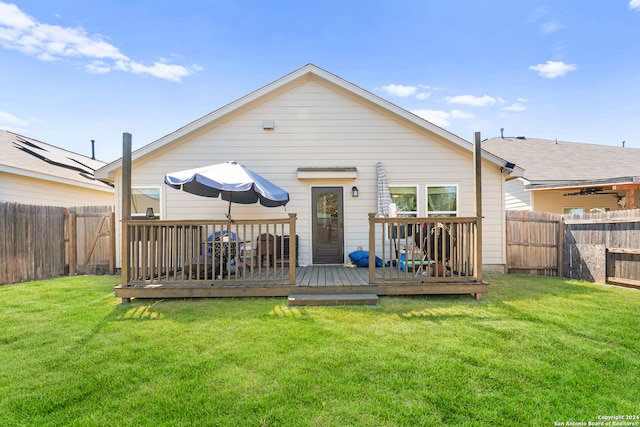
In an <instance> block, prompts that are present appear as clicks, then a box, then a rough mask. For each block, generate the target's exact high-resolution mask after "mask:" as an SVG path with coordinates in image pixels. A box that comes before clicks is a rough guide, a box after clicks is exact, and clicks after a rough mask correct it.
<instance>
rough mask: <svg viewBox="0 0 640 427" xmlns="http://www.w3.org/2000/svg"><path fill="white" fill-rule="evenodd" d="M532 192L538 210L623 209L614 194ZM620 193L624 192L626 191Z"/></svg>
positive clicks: (558, 191) (556, 191)
mask: <svg viewBox="0 0 640 427" xmlns="http://www.w3.org/2000/svg"><path fill="white" fill-rule="evenodd" d="M569 192H570V191H569ZM532 193H533V201H534V203H533V210H535V211H538V212H554V213H564V209H565V208H583V209H584V211H585V212H586V213H588V212H589V209H591V208H608V209H609V210H612V211H615V210H620V209H622V208H621V207H620V205H618V198H617V197H616V196H615V195H614V194H597V195H591V196H564V194H566V193H567V190H549V191H533V192H532ZM620 193H621V194H624V191H621V192H620ZM636 193H638V192H636ZM638 196H639V195H636V206H638Z"/></svg>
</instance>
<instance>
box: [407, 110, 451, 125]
mask: <svg viewBox="0 0 640 427" xmlns="http://www.w3.org/2000/svg"><path fill="white" fill-rule="evenodd" d="M411 112H412V113H413V114H415V115H416V116H419V117H422V118H423V119H425V120H428V121H430V122H431V123H433V124H434V125H436V126H440V127H445V126H449V125H450V124H451V122H450V121H449V119H450V118H451V114H449V113H448V112H446V111H440V110H413V111H411Z"/></svg>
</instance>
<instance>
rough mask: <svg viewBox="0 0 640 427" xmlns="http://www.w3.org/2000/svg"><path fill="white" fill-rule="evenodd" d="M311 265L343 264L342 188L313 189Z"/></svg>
mask: <svg viewBox="0 0 640 427" xmlns="http://www.w3.org/2000/svg"><path fill="white" fill-rule="evenodd" d="M311 197H312V199H313V206H312V212H313V215H312V218H313V220H312V224H311V231H312V233H313V263H314V264H342V263H343V262H344V224H343V211H342V187H313V188H312V189H311Z"/></svg>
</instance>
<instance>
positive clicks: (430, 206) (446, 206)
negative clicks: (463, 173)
mask: <svg viewBox="0 0 640 427" xmlns="http://www.w3.org/2000/svg"><path fill="white" fill-rule="evenodd" d="M426 192H427V216H457V215H458V186H457V185H427V188H426Z"/></svg>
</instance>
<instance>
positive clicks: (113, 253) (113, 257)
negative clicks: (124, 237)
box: [109, 212, 116, 274]
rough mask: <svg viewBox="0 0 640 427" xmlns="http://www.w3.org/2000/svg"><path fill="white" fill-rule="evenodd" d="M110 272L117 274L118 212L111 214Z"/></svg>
mask: <svg viewBox="0 0 640 427" xmlns="http://www.w3.org/2000/svg"><path fill="white" fill-rule="evenodd" d="M109 274H116V214H115V212H111V214H110V215H109Z"/></svg>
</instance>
